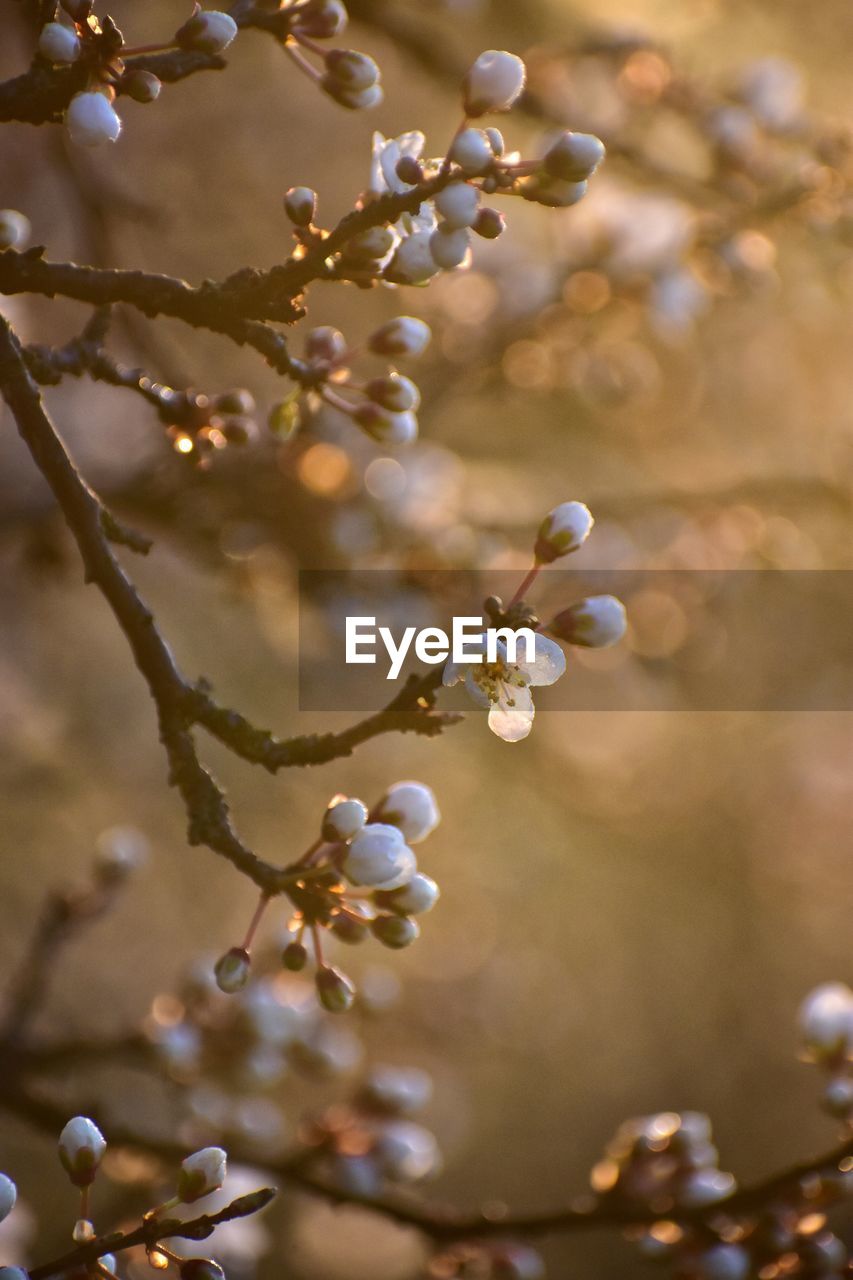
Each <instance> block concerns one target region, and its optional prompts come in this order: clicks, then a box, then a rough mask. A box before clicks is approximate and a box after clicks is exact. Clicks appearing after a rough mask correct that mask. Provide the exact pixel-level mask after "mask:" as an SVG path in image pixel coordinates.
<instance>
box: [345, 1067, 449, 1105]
mask: <svg viewBox="0 0 853 1280" xmlns="http://www.w3.org/2000/svg"><path fill="white" fill-rule="evenodd" d="M431 1096H432V1080H431V1079H430V1077H429V1075H428V1073H427V1072H426V1071H421V1070H419V1069H418V1068H417V1067H374V1068H373V1070H372V1071H371V1072H370V1074H369V1075H368V1077H367V1079H366V1080H365V1082H364V1084H363V1085H362V1087H361V1090H360V1093H359V1099H358V1100H359V1103H360V1104H361V1105H362V1106H366V1107H368V1108H369V1109H370V1110H372V1111H384V1112H386V1113H387V1114H389V1115H411V1114H412V1113H413V1112H415V1111H420V1110H421V1109H422V1108H423V1107H425V1106H426V1104H427V1103H428V1102H429V1100H430V1097H431Z"/></svg>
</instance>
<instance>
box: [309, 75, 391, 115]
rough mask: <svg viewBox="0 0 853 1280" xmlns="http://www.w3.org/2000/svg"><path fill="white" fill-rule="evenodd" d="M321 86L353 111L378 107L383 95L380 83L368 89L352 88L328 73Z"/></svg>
mask: <svg viewBox="0 0 853 1280" xmlns="http://www.w3.org/2000/svg"><path fill="white" fill-rule="evenodd" d="M320 88H321V89H323V90H324V91H325V92H326V93H327V94H328V95H329V97H330V98H334V100H335V102H339V103H340V105H341V106H342V107H349V109H350V110H351V111H366V110H368V109H369V108H370V107H378V106H379V103H380V102H381V101H382V97H383V94H382V86H381V85H380V84H372V85H370V87H369V88H367V89H350V88H349V87H348V86H347V85H345V84H341V82H340V80H336V79H335V77H334V76H328V75H326V76H323V79H322V80H321V81H320Z"/></svg>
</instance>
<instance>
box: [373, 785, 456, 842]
mask: <svg viewBox="0 0 853 1280" xmlns="http://www.w3.org/2000/svg"><path fill="white" fill-rule="evenodd" d="M376 817H377V819H378V820H379V821H380V822H389V823H390V824H391V826H392V827H398V828H399V830H400V831H401V832H402V833H403V838H404V839H405V840H406V841H407V842H408V843H409V844H418V843H419V842H420V841H421V840H425V839H426V838H427V836H428V835H429V834H430V832H431V831H434V830H435V828H436V827H437V826H438V824H439V822H440V821H441V814H440V813H439V811H438V805H437V804H436V802H435V795H434V793H433V791H432V789H431V788H430V787H427V786H424V784H423V783H422V782H395V783H394V785H393V786H391V787H389V788H388V790H387V791H386V792H385V795H384V796H383V797H382V799H381V800H380V801H379V805H378V807H377V810H376Z"/></svg>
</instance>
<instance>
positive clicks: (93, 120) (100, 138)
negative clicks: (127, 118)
mask: <svg viewBox="0 0 853 1280" xmlns="http://www.w3.org/2000/svg"><path fill="white" fill-rule="evenodd" d="M65 125H66V128H67V129H68V133H69V135H70V137H71V141H72V142H76V143H77V145H78V146H81V147H100V146H101V145H102V143H104V142H115V140H116V138H117V137H118V135H119V134H120V133H121V120H120V119H119V117H118V115H117V114H116V112H115V111H114V110H113V106H112V103H111V102H109V101H108V100H107V98H106V97H105V96H104V94H102V93H97V92H95V91H94V90H92V91H89V90H87V91H86V92H85V93H78V94H75V96H74V97H73V98H72V99H71V101H70V103H69V104H68V110H67V111H66V112H65Z"/></svg>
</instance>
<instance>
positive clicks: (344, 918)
mask: <svg viewBox="0 0 853 1280" xmlns="http://www.w3.org/2000/svg"><path fill="white" fill-rule="evenodd" d="M370 920H371V917H370V915H369V914H368V910H367V907H366V906H365V905H364V904H363V903H361V902H351V903H349V904H348V906H347V910H346V911H340V912H339V913H338V914H337V915H336V916H333V918H332V923H331V926H330V928H331V931H332V933H333V934H334V935H335V937H336V938H339V939H340V940H341V942H345V943H346V944H347V946H353V947H354V946H357V945H358V943H360V942H364V941H365V940H366V938H367V936H368V934H369V933H370Z"/></svg>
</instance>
